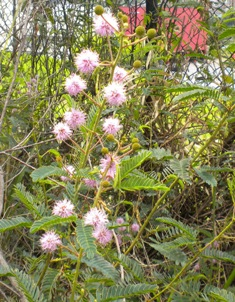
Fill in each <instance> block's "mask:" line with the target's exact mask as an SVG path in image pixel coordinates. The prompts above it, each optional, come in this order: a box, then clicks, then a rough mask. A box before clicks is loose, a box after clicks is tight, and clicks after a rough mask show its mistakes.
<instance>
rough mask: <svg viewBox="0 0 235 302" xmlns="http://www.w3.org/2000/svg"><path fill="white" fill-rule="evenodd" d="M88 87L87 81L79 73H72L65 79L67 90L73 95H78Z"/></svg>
mask: <svg viewBox="0 0 235 302" xmlns="http://www.w3.org/2000/svg"><path fill="white" fill-rule="evenodd" d="M86 88H87V84H86V82H85V81H84V80H83V79H82V78H81V77H80V76H79V75H76V74H72V75H71V76H69V77H68V78H67V79H66V81H65V90H66V91H67V92H68V93H69V94H70V95H72V96H76V95H77V94H79V93H80V92H82V91H83V90H85V89H86Z"/></svg>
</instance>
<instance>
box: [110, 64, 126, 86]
mask: <svg viewBox="0 0 235 302" xmlns="http://www.w3.org/2000/svg"><path fill="white" fill-rule="evenodd" d="M127 75H128V73H127V71H126V70H125V69H124V68H122V67H119V66H116V67H115V69H114V74H113V81H115V82H119V83H122V82H123V81H125V80H126V77H127Z"/></svg>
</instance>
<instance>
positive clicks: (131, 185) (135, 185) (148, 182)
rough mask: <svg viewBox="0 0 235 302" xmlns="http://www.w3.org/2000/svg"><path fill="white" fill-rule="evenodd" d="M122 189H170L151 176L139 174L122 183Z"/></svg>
mask: <svg viewBox="0 0 235 302" xmlns="http://www.w3.org/2000/svg"><path fill="white" fill-rule="evenodd" d="M120 189H123V190H126V191H136V190H154V191H168V190H169V188H168V187H166V186H165V185H163V184H161V183H157V182H156V181H155V180H154V179H151V178H142V177H139V176H131V177H130V178H128V179H125V180H123V181H122V182H121V184H120Z"/></svg>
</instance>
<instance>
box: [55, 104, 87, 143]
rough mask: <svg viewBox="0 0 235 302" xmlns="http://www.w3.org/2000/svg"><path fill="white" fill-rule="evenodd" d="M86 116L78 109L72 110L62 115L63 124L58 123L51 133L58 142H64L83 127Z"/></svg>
mask: <svg viewBox="0 0 235 302" xmlns="http://www.w3.org/2000/svg"><path fill="white" fill-rule="evenodd" d="M85 122H86V114H85V113H84V112H83V111H81V110H78V109H74V108H72V109H71V111H67V112H65V114H64V122H59V123H58V124H56V125H55V126H54V129H53V131H52V132H53V133H54V135H55V137H56V139H57V140H58V141H65V140H67V139H69V138H70V137H71V136H72V133H73V131H72V130H75V129H76V128H78V127H80V126H82V125H84V124H85Z"/></svg>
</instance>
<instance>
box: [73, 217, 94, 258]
mask: <svg viewBox="0 0 235 302" xmlns="http://www.w3.org/2000/svg"><path fill="white" fill-rule="evenodd" d="M92 230H93V228H92V226H87V225H86V226H85V225H84V222H83V220H81V219H78V220H77V227H76V235H77V240H78V242H79V244H80V246H81V248H82V249H84V251H85V253H86V256H87V258H88V259H91V258H93V257H94V256H95V254H96V245H95V239H94V237H93V236H92Z"/></svg>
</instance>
